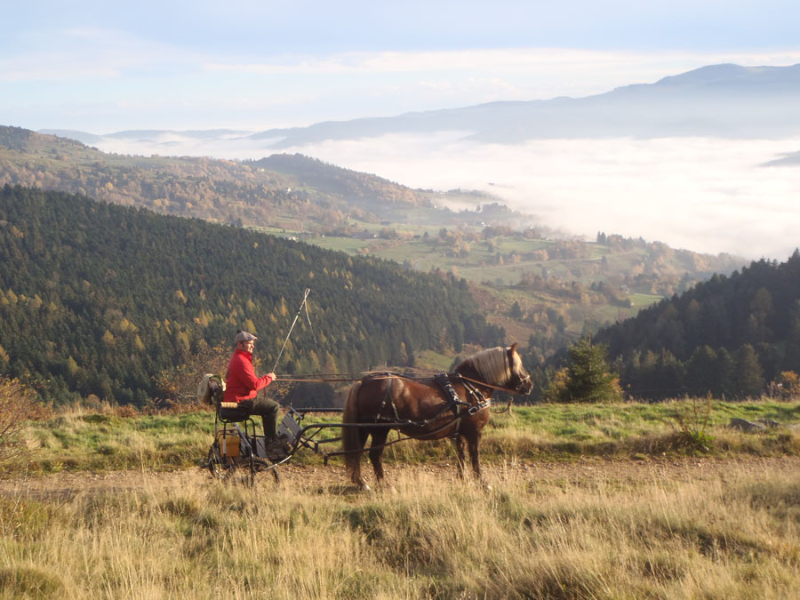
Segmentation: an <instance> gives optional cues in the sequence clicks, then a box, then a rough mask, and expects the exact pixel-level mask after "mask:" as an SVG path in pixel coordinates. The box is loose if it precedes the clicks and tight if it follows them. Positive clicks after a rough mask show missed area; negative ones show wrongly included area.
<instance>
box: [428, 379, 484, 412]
mask: <svg viewBox="0 0 800 600" xmlns="http://www.w3.org/2000/svg"><path fill="white" fill-rule="evenodd" d="M451 378H456V379H458V381H460V382H461V385H463V386H464V389H466V390H467V394H469V396H470V397H471V398H472V399H473V400H474V401H475V404H473V403H471V402H464V401H463V400H461V398H459V397H458V394H457V393H456V390H455V388H454V387H453V384H452V383H450V379H451ZM433 380H434V381H435V382H436V384H437V385H438V386H439V387H440V388H442V391H443V392H444V394H445V396H447V398H448V399H449V400H450V408H451V409H452V410H453V413H455V414H456V415H458V414H459V412H460V410H461V409H462V408H466V409H467V413H468V414H469V415H470V416H472V415H474V414H475V413H477V412H478V411H481V410H483V409H484V408H487V407H488V406H489V405H490V404H491V403H492V401H491V400H489V399H488V398H486V396H484V395H483V394H482V393H481V391H480V390H479V389H478V388H477V387H475V386H474V385H473V384H472V383H470V380H467V379H466V378H465V377H463V376H462V375H461V374H460V373H453V374H451V375H448V374H447V373H439V374H438V375H436V376H435V377H434V378H433Z"/></svg>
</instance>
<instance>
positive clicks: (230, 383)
mask: <svg viewBox="0 0 800 600" xmlns="http://www.w3.org/2000/svg"><path fill="white" fill-rule="evenodd" d="M257 339H258V338H257V337H256V336H254V335H253V334H252V333H248V332H247V331H239V332H237V333H236V338H235V341H236V350H235V351H234V352H233V356H232V357H231V362H230V363H228V373H227V375H225V402H236V403H237V404H238V405H239V407H240V408H244V409H246V410H247V411H248V412H249V413H250V414H251V415H261V419H262V421H263V422H264V438H265V441H266V446H267V448H270V447H271V449H272V450H273V451H275V450H277V449H278V448H277V446H280V444H279V443H278V442H277V441H276V437H277V436H276V425H277V422H278V409H279V408H280V405H279V404H278V403H277V402H275V401H274V400H270V399H269V398H265V397H261V398H259V397H258V391H259V390H262V389H264V388H265V387H267V386H268V385H269V384H270V383H272V382H273V381H275V379H276V377H275V373H267V374H266V375H264V376H263V377H256V373H255V370H254V369H253V349H254V348H255V342H256V340H257ZM273 453H274V452H273Z"/></svg>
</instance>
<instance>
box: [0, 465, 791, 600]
mask: <svg viewBox="0 0 800 600" xmlns="http://www.w3.org/2000/svg"><path fill="white" fill-rule="evenodd" d="M798 466H800V464H798V461H797V460H786V459H781V460H777V459H770V460H763V461H758V462H756V463H755V464H753V463H749V464H738V465H737V464H733V463H731V464H730V465H728V466H726V467H725V468H723V469H720V468H711V467H710V466H708V465H707V466H706V467H702V466H690V465H685V466H681V467H674V468H673V469H667V468H665V467H664V465H663V464H662V465H649V464H642V463H638V464H636V463H627V465H626V466H625V467H624V468H620V467H619V465H617V466H616V467H615V468H613V469H603V468H596V469H586V470H584V469H582V468H578V467H569V468H562V469H561V470H556V471H549V470H548V469H545V468H542V469H531V470H528V471H523V470H521V469H510V468H507V467H506V468H502V467H497V468H495V469H493V470H492V472H491V473H490V476H489V478H490V483H491V484H492V490H491V491H487V490H485V489H483V488H481V487H479V486H477V485H474V484H471V483H469V482H461V481H458V480H456V479H455V478H453V477H451V476H450V475H442V473H440V472H431V470H426V469H423V468H415V469H412V468H408V469H398V470H396V473H395V477H394V485H393V486H392V487H387V488H383V489H381V490H379V491H377V492H375V493H373V494H356V493H351V492H350V491H349V488H344V487H341V486H340V485H339V484H336V483H326V482H320V481H313V480H312V479H311V478H309V479H305V480H298V481H293V482H292V485H283V486H281V487H280V488H278V489H277V490H275V489H274V488H272V487H270V488H268V489H266V488H258V487H257V488H256V489H253V490H251V489H246V488H242V487H237V486H225V485H222V484H216V483H209V481H208V479H207V478H206V477H205V476H203V475H201V474H199V473H197V474H196V475H195V476H193V477H189V476H188V475H187V476H186V477H185V478H181V479H180V482H179V483H178V482H176V484H175V485H172V486H167V487H165V486H163V485H159V484H158V478H157V477H153V476H144V475H143V476H141V478H140V479H138V480H136V478H133V480H132V481H129V482H128V483H129V486H128V487H126V488H120V489H107V490H103V489H93V490H86V491H83V492H79V493H77V494H76V495H74V496H71V497H64V496H63V495H62V494H59V493H56V491H53V492H52V494H51V495H48V494H46V493H39V494H38V495H36V496H32V495H30V494H25V493H24V490H23V489H22V488H21V489H20V492H19V493H6V494H5V495H4V496H0V523H2V527H3V535H2V537H0V598H17V597H23V596H25V595H27V596H29V597H41V598H56V597H57V598H85V597H92V598H153V597H163V598H184V597H200V598H210V597H225V598H264V597H272V598H287V599H289V598H291V599H296V598H370V599H372V598H711V599H713V598H725V599H728V598H793V597H795V594H796V587H797V581H799V580H800V482H798V478H797V468H798Z"/></svg>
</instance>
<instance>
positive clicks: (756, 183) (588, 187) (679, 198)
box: [289, 135, 800, 260]
mask: <svg viewBox="0 0 800 600" xmlns="http://www.w3.org/2000/svg"><path fill="white" fill-rule="evenodd" d="M798 147H800V139H798V140H788V141H764V140H756V141H742V140H718V139H706V138H665V139H657V140H633V139H609V140H542V141H535V142H530V143H528V144H526V145H523V146H513V147H511V146H502V145H490V146H484V145H477V144H471V143H466V142H462V141H459V140H458V139H457V138H456V136H455V135H454V136H452V138H451V139H446V138H444V137H442V138H440V139H438V140H436V143H435V144H432V143H431V141H430V140H427V141H426V140H424V139H422V138H420V137H412V136H386V137H384V138H381V139H373V140H362V141H349V142H328V143H325V144H321V145H317V146H314V147H303V148H293V149H290V150H289V151H291V152H294V151H298V152H302V153H306V154H310V155H312V156H315V157H317V158H320V159H322V160H326V161H329V162H332V163H334V164H338V165H342V166H346V167H347V168H350V169H355V170H359V171H366V172H370V173H375V174H378V175H380V176H382V177H386V178H388V179H391V180H393V181H399V182H401V183H404V184H406V185H410V186H413V187H421V188H434V189H442V190H446V189H452V188H457V187H463V188H474V189H481V190H484V191H487V192H490V193H493V194H495V195H497V196H499V197H500V198H501V199H503V200H504V201H505V202H507V203H508V204H509V205H511V206H512V207H514V208H517V209H519V210H523V211H525V212H528V213H530V214H534V215H537V216H538V217H539V218H541V219H542V220H543V222H544V223H545V224H547V225H549V226H551V227H554V228H558V229H563V230H566V231H569V232H572V233H576V234H581V235H585V236H587V237H588V238H590V239H591V238H593V237H594V235H595V234H596V233H597V232H598V231H605V232H606V233H620V234H623V235H626V236H631V237H639V236H642V237H644V238H645V239H647V240H649V241H655V240H658V241H663V242H665V243H668V244H670V245H671V246H673V247H679V248H687V249H690V250H694V251H701V252H708V253H713V254H716V253H719V252H729V253H732V254H737V255H740V256H744V257H746V258H760V257H762V256H766V257H770V258H775V259H779V260H783V259H785V258H787V257H788V256H789V254H791V252H792V250H793V249H794V247H795V245H796V244H797V242H796V239H797V237H796V231H798V230H800V207H798V206H797V203H796V198H797V197H798V195H800V169H790V168H786V169H770V168H764V167H760V166H759V165H761V164H762V163H764V162H765V160H767V159H769V158H771V157H773V156H777V155H780V154H782V153H784V152H787V151H789V150H791V149H793V148H798Z"/></svg>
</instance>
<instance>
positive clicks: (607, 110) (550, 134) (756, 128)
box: [59, 64, 800, 151]
mask: <svg viewBox="0 0 800 600" xmlns="http://www.w3.org/2000/svg"><path fill="white" fill-rule="evenodd" d="M442 131H453V132H461V133H462V135H463V137H464V138H465V139H470V140H474V141H477V142H487V143H488V142H491V143H505V144H508V143H519V142H524V141H525V140H530V139H545V138H597V137H638V138H650V137H674V136H713V137H725V138H759V137H766V138H772V139H774V138H788V137H793V136H797V135H800V64H798V65H794V66H791V67H768V66H764V67H743V66H739V65H734V64H721V65H712V66H707V67H702V68H700V69H696V70H694V71H689V72H687V73H682V74H679V75H674V76H670V77H665V78H663V79H661V80H659V81H657V82H655V83H651V84H635V85H628V86H625V87H620V88H617V89H614V90H612V91H610V92H607V93H604V94H598V95H594V96H588V97H584V98H567V97H561V98H553V99H550V100H534V101H529V102H492V103H488V104H480V105H476V106H468V107H464V108H455V109H446V110H436V111H426V112H411V113H406V114H402V115H399V116H393V117H380V118H363V119H354V120H350V121H325V122H321V123H316V124H314V125H310V126H308V127H292V128H277V129H270V130H267V131H262V132H258V133H255V134H251V135H246V134H244V133H242V132H237V131H228V130H225V131H216V132H212V131H209V132H168V131H127V132H119V133H115V134H110V135H108V136H105V137H107V138H109V139H126V140H151V141H153V140H155V141H161V143H164V144H165V147H166V148H168V147H169V146H168V144H169V141H168V140H169V138H170V136H183V137H194V138H198V137H199V136H201V135H205V137H204V138H203V139H204V140H205V141H209V140H213V139H214V136H216V137H217V138H218V139H220V140H221V139H223V138H224V139H226V140H228V141H231V140H237V139H238V141H239V142H241V143H242V144H251V145H252V144H257V145H259V144H260V147H262V148H264V149H269V151H278V150H283V149H286V148H292V147H302V146H304V145H308V144H315V143H319V142H322V141H325V140H344V139H359V138H371V137H378V136H382V135H388V134H422V135H430V134H433V133H436V132H442ZM61 133H63V134H64V135H68V136H71V137H73V138H74V139H78V140H81V141H86V140H89V139H90V137H89V136H90V134H83V133H80V132H61ZM61 133H59V135H61ZM237 136H240V137H237ZM87 143H92V142H89V141H87Z"/></svg>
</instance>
